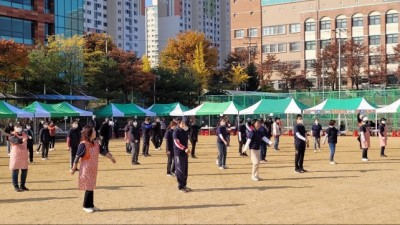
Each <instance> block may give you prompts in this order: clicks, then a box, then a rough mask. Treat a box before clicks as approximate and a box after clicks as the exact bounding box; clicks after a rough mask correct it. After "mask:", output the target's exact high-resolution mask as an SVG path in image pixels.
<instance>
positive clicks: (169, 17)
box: [158, 0, 230, 66]
mask: <svg viewBox="0 0 400 225" xmlns="http://www.w3.org/2000/svg"><path fill="white" fill-rule="evenodd" d="M187 30H194V31H199V32H203V33H204V34H205V35H206V37H207V39H209V40H210V41H211V42H212V43H213V44H214V46H215V47H217V48H218V50H219V61H218V64H219V66H222V65H223V63H224V60H225V58H226V57H227V55H228V53H229V51H230V1H226V0H159V1H158V48H159V51H162V49H164V48H165V46H166V44H167V41H168V39H170V38H174V37H175V36H176V34H178V33H179V32H184V31H187Z"/></svg>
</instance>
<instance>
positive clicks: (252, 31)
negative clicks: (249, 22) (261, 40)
mask: <svg viewBox="0 0 400 225" xmlns="http://www.w3.org/2000/svg"><path fill="white" fill-rule="evenodd" d="M257 36H258V32H257V28H250V29H249V37H257Z"/></svg>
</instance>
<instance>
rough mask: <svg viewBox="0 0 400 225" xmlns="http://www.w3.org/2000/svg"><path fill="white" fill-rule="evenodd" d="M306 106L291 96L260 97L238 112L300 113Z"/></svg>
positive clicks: (251, 113)
mask: <svg viewBox="0 0 400 225" xmlns="http://www.w3.org/2000/svg"><path fill="white" fill-rule="evenodd" d="M306 108H308V107H307V106H306V105H304V104H303V103H301V102H299V101H297V100H295V99H293V98H286V99H262V100H260V101H259V102H257V103H256V104H254V105H252V106H250V107H249V108H247V109H244V110H241V111H240V112H239V114H240V115H254V114H270V113H272V114H301V113H302V111H303V110H304V109H306Z"/></svg>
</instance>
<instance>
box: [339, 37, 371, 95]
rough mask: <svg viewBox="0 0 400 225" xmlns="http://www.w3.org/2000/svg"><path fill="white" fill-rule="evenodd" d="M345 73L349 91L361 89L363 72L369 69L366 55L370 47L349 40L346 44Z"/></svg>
mask: <svg viewBox="0 0 400 225" xmlns="http://www.w3.org/2000/svg"><path fill="white" fill-rule="evenodd" d="M343 48H344V53H343V58H344V60H343V61H344V71H345V73H346V76H347V89H349V90H350V89H353V85H355V86H356V89H357V90H358V89H359V85H360V82H361V77H360V76H362V73H363V70H364V69H366V67H367V63H368V62H367V60H366V57H365V56H366V55H367V53H368V47H367V46H366V45H364V44H362V43H359V42H354V41H353V40H349V41H347V42H346V43H344V47H343Z"/></svg>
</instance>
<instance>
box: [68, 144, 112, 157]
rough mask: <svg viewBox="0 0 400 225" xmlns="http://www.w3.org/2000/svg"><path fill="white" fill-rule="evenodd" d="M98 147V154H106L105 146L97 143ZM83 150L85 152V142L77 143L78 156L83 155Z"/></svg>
mask: <svg viewBox="0 0 400 225" xmlns="http://www.w3.org/2000/svg"><path fill="white" fill-rule="evenodd" d="M99 148H100V155H102V156H106V155H107V153H108V151H107V150H106V149H105V148H102V147H101V145H100V144H99ZM85 152H86V145H85V143H80V144H79V145H78V151H77V152H76V155H77V156H79V157H83V156H84V155H85Z"/></svg>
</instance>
